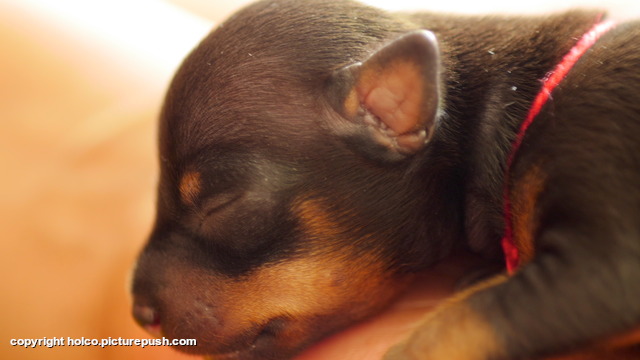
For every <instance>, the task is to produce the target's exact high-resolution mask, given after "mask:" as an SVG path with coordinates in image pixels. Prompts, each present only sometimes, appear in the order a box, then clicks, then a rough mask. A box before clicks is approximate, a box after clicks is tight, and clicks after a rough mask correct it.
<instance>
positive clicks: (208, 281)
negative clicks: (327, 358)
mask: <svg viewBox="0 0 640 360" xmlns="http://www.w3.org/2000/svg"><path fill="white" fill-rule="evenodd" d="M384 270H385V267H384V265H383V264H382V263H381V262H380V261H379V259H377V258H376V257H375V256H372V255H360V257H358V258H356V257H354V256H353V255H350V254H349V252H348V251H344V252H339V253H336V252H327V253H324V254H319V255H307V256H301V257H299V258H296V259H295V260H289V261H282V262H278V263H274V264H268V265H264V266H263V267H261V268H259V269H257V270H255V271H254V272H252V273H250V274H248V275H246V276H243V277H241V278H235V279H232V278H225V277H221V276H215V275H211V274H208V273H207V272H206V271H205V270H197V269H191V270H188V274H185V271H182V272H181V274H180V275H178V273H177V272H175V273H171V274H170V275H168V279H167V283H168V284H169V285H170V286H167V287H166V288H165V290H164V292H163V294H161V297H162V298H163V299H165V300H164V306H162V309H161V312H162V314H161V317H162V327H163V332H164V335H165V336H167V337H170V338H195V339H197V340H198V344H199V346H198V347H197V348H193V349H192V348H184V349H181V350H183V351H187V352H195V353H200V354H216V353H226V352H230V351H235V350H243V349H249V348H255V349H256V351H259V350H260V351H269V352H274V353H283V354H285V353H292V352H295V351H297V350H300V348H301V347H303V346H305V345H308V344H309V343H311V342H313V341H315V340H317V339H319V338H321V337H323V336H325V335H327V334H328V333H331V332H333V331H336V330H338V329H341V328H343V327H345V326H347V325H350V324H351V323H353V322H354V321H357V320H360V319H363V318H366V317H367V316H369V315H372V314H374V313H376V312H378V311H379V310H381V309H382V308H383V307H385V306H386V305H387V304H388V303H390V302H391V300H393V299H394V298H395V296H396V295H398V294H399V293H400V292H401V291H402V290H403V289H404V288H405V287H406V285H407V283H408V282H409V281H410V280H411V279H410V278H409V277H408V276H407V277H402V278H400V277H398V276H394V275H391V274H388V273H386V272H385V271H384Z"/></svg>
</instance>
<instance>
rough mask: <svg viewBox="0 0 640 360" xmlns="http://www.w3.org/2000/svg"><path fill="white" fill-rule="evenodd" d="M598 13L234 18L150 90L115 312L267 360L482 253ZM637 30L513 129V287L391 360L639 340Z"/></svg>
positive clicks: (486, 288) (280, 6)
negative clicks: (143, 194)
mask: <svg viewBox="0 0 640 360" xmlns="http://www.w3.org/2000/svg"><path fill="white" fill-rule="evenodd" d="M598 18H599V15H598V14H596V13H588V12H572V13H567V14H562V15H557V16H552V17H546V18H542V17H540V18H499V17H449V16H445V17H443V16H439V15H432V14H413V15H390V14H386V13H383V12H380V11H378V10H375V9H371V8H367V7H364V6H361V5H358V4H354V3H351V2H346V1H334V2H323V1H266V2H261V3H258V4H256V5H253V6H251V7H249V8H247V9H245V10H243V11H242V12H240V13H239V14H237V15H236V16H234V17H233V18H232V19H230V20H229V21H228V22H226V23H224V24H223V25H222V26H221V27H220V28H218V29H217V30H216V31H215V32H213V33H212V34H211V35H210V36H209V37H207V38H206V39H205V40H204V41H203V42H202V44H201V45H200V46H199V47H198V49H196V50H195V51H194V52H193V53H192V54H191V55H190V56H189V58H188V59H187V60H186V61H185V63H184V65H183V67H182V68H181V70H180V71H179V72H178V74H177V75H176V78H175V80H174V82H173V85H172V87H171V89H170V91H169V93H168V96H167V100H166V103H165V107H164V110H163V115H162V120H161V138H160V152H161V159H162V175H161V181H160V187H159V188H160V192H159V201H158V215H157V223H156V227H155V229H154V232H153V234H152V236H151V239H150V241H149V244H148V245H147V247H146V248H145V250H144V252H143V253H142V255H141V257H140V260H139V262H138V268H137V272H136V279H135V283H134V294H135V296H136V306H135V309H134V314H135V316H136V317H137V319H138V320H139V321H140V322H141V323H142V324H143V325H145V326H146V327H148V328H151V329H155V330H160V329H161V330H162V331H163V333H164V334H165V335H167V336H169V337H174V338H189V337H194V338H197V339H198V340H199V345H200V346H199V347H198V348H197V349H191V350H195V351H198V352H200V353H206V354H218V355H217V356H219V357H220V358H223V359H282V358H286V357H289V356H291V355H292V354H295V353H296V352H297V351H299V350H300V349H301V348H302V347H304V346H306V345H307V344H309V343H311V342H313V341H315V340H316V339H318V338H319V337H321V336H324V335H325V334H327V333H329V332H331V331H335V330H336V329H339V328H341V327H344V326H346V325H348V324H350V323H352V322H354V321H357V320H359V319H362V318H364V317H366V316H368V315H370V314H372V313H374V312H376V311H378V310H379V309H381V308H382V307H384V306H385V305H386V304H387V303H388V302H389V301H391V300H392V299H393V297H394V296H395V295H396V294H397V293H399V292H400V291H401V290H402V289H403V286H404V284H406V283H407V282H408V281H409V279H410V278H411V274H412V273H414V272H415V271H417V270H419V269H422V268H425V267H428V266H430V265H431V264H433V263H435V262H436V261H438V260H440V259H442V258H443V257H444V256H446V255H447V254H449V253H451V252H452V251H453V250H455V249H460V248H465V247H468V248H470V249H472V250H474V251H476V252H479V253H482V254H484V255H485V256H487V257H488V258H500V257H501V256H502V253H501V251H502V250H501V248H500V239H501V237H502V235H503V230H504V227H505V220H504V214H503V212H504V211H503V195H504V194H503V188H504V187H505V181H506V180H505V168H506V163H507V158H508V157H509V154H510V153H511V152H512V145H511V144H512V142H513V140H514V138H515V136H516V135H515V134H516V132H517V130H518V127H519V126H520V124H521V123H522V121H523V120H524V119H525V117H526V116H527V112H528V111H529V109H530V107H531V103H532V102H533V100H534V98H535V97H536V94H537V93H538V92H539V91H540V87H541V81H540V80H541V79H543V78H544V77H545V75H546V74H547V73H549V72H550V71H552V70H553V68H554V66H556V64H558V63H559V62H560V61H561V60H562V58H563V56H565V54H566V53H567V52H569V51H570V50H571V49H572V47H573V46H574V45H575V43H576V41H577V39H579V38H581V37H582V36H583V34H585V33H586V32H587V31H589V29H590V28H592V26H593V25H594V24H595V23H596V22H597V21H598ZM417 29H428V30H430V31H431V32H432V33H427V32H416V31H415V30H417ZM639 33H640V28H639V27H638V25H636V24H620V25H618V26H617V27H616V28H615V29H613V30H611V31H609V32H607V33H606V34H604V35H603V36H602V38H601V39H600V40H598V41H597V42H596V43H595V44H594V45H593V46H592V47H591V48H590V49H589V50H588V51H587V52H586V54H585V55H584V56H582V57H581V59H580V60H579V61H578V63H577V64H576V65H575V66H574V67H573V68H572V69H571V70H570V72H569V74H568V75H567V77H566V78H565V79H564V80H563V81H562V82H561V84H560V85H559V86H558V87H557V88H556V89H555V90H554V91H553V93H552V96H551V100H550V101H549V102H548V103H547V104H546V105H545V106H544V107H543V108H542V111H541V113H540V114H539V115H538V116H537V117H536V120H535V122H534V123H533V125H532V126H531V128H530V129H529V131H528V132H527V134H526V137H525V139H524V142H523V145H522V147H521V148H520V149H519V150H518V152H517V154H516V155H517V156H516V158H515V162H514V164H513V166H512V167H511V168H510V169H509V172H508V173H509V174H508V179H509V180H508V183H507V185H506V186H507V188H508V189H509V190H508V191H509V194H510V197H511V202H512V204H513V223H512V225H513V230H514V241H515V243H516V247H517V248H518V249H519V251H520V257H521V262H522V264H521V265H520V267H519V269H518V271H517V273H516V274H515V275H514V276H512V277H510V278H508V279H506V280H505V279H502V280H493V281H491V282H488V283H486V284H483V285H482V286H479V287H477V288H474V291H469V292H467V293H466V294H465V295H464V296H461V297H460V298H459V299H458V300H457V301H455V302H452V303H450V304H448V305H446V306H445V307H443V308H442V309H441V310H440V311H437V312H436V313H435V315H433V316H431V317H430V318H429V319H428V320H426V321H425V323H424V325H423V326H422V327H421V328H420V330H419V331H418V332H417V333H416V334H415V336H413V337H412V338H411V339H410V340H409V342H408V343H407V344H405V345H403V346H402V347H399V348H397V349H395V350H394V352H393V353H391V354H390V355H389V358H390V359H400V358H418V359H422V358H424V359H520V358H539V357H543V356H548V355H553V354H561V353H563V352H567V351H571V350H574V349H576V348H578V347H585V346H587V345H590V344H596V343H598V341H600V340H606V339H608V338H609V337H613V336H617V335H621V334H626V333H629V332H630V331H632V330H633V329H636V328H640V286H639V285H638V284H640V234H639V231H640V221H639V220H640V101H638V100H639V97H640V95H638V94H640V50H639V49H638V48H637V47H636V46H635V39H636V37H637V35H638V34H639ZM407 34H408V35H407ZM432 34H434V35H432ZM372 299H373V300H372ZM634 339H635V338H633V335H632V336H631V337H629V338H628V340H629V341H628V343H634ZM598 344H599V343H598ZM625 345H628V344H627V343H625ZM187 350H189V349H187ZM625 351H627V350H625ZM619 354H622V353H619ZM610 356H614V355H610ZM620 356H622V355H620ZM629 356H633V355H629ZM214 358H216V357H214Z"/></svg>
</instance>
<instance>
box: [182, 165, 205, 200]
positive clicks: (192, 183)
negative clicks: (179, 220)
mask: <svg viewBox="0 0 640 360" xmlns="http://www.w3.org/2000/svg"><path fill="white" fill-rule="evenodd" d="M201 183H202V180H201V175H200V173H199V172H197V171H188V172H186V173H185V174H184V175H183V176H182V179H180V185H179V189H180V199H182V202H183V203H185V204H187V205H193V204H195V202H196V200H197V199H198V195H199V194H200V186H201Z"/></svg>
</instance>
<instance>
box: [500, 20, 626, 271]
mask: <svg viewBox="0 0 640 360" xmlns="http://www.w3.org/2000/svg"><path fill="white" fill-rule="evenodd" d="M614 25H615V24H614V23H613V22H612V21H604V22H599V23H597V24H596V25H594V26H593V27H592V28H591V30H589V31H588V32H587V33H585V34H584V35H583V36H582V38H581V39H580V40H579V41H578V42H577V43H576V45H574V46H573V48H572V49H571V50H570V51H569V52H568V53H567V54H566V55H565V56H564V58H563V59H562V61H561V62H560V63H559V64H558V65H556V67H555V68H554V69H553V71H552V72H550V73H548V74H547V76H545V78H544V79H543V80H542V89H541V90H540V92H539V93H538V95H537V96H536V98H535V100H534V101H533V104H532V105H531V109H530V110H529V113H528V114H527V117H526V118H525V120H524V122H523V123H522V124H521V125H520V130H519V131H518V134H517V135H516V138H515V140H514V142H513V144H512V147H511V153H510V154H509V158H508V159H507V166H506V171H505V176H504V193H503V201H504V220H505V229H504V236H503V238H502V249H503V250H504V255H505V261H506V266H507V271H508V272H509V273H513V272H514V271H515V269H516V268H517V267H518V266H519V265H520V254H519V253H518V248H517V246H516V244H515V240H514V238H513V223H512V216H513V214H512V212H511V199H510V195H509V190H510V189H509V185H510V176H509V173H510V171H511V166H512V165H513V161H514V159H515V157H516V153H517V152H518V149H520V146H521V145H522V141H523V139H524V136H525V134H526V132H527V129H528V128H529V126H530V125H531V124H532V123H533V121H534V120H535V118H536V116H537V115H538V113H540V110H542V107H543V106H544V105H545V104H546V103H547V100H549V98H550V96H551V93H552V92H553V90H554V89H555V88H556V86H558V84H560V82H561V81H562V80H563V79H564V78H565V77H566V76H567V74H568V73H569V71H570V70H571V68H572V67H573V65H575V63H576V62H577V61H578V60H579V59H580V58H581V57H582V55H584V54H585V53H586V52H587V50H589V49H590V48H591V46H593V44H595V43H596V41H598V39H599V38H600V37H601V36H602V35H603V34H605V33H606V32H607V31H609V30H610V29H612V28H613V27H614Z"/></svg>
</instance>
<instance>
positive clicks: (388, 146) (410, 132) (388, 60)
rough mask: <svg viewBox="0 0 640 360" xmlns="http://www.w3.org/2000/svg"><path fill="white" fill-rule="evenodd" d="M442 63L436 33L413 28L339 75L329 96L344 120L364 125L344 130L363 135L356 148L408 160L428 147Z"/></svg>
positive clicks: (351, 137)
mask: <svg viewBox="0 0 640 360" xmlns="http://www.w3.org/2000/svg"><path fill="white" fill-rule="evenodd" d="M440 67H441V65H440V52H439V49H438V42H437V40H436V37H435V35H434V34H433V33H431V32H429V31H426V30H420V31H414V32H411V33H408V34H405V35H404V36H401V37H400V38H398V39H396V40H394V41H392V42H390V43H389V44H387V45H386V46H383V47H382V48H381V49H379V50H378V51H376V52H375V53H373V54H372V55H371V56H370V57H369V58H368V59H367V60H365V61H364V62H362V63H358V64H354V65H351V66H348V67H346V68H343V69H340V70H338V71H337V72H336V73H334V74H333V76H332V78H331V79H330V81H329V86H328V87H327V91H328V93H327V97H328V99H329V102H330V103H331V104H332V106H333V108H334V109H335V110H336V111H337V112H338V113H339V114H341V115H342V117H343V118H345V119H347V120H349V123H350V124H351V125H355V126H357V127H360V129H358V130H355V129H350V130H349V131H346V132H345V134H347V137H349V138H350V139H353V137H354V134H355V136H356V137H358V139H357V143H358V145H357V146H360V147H365V148H366V149H367V151H369V152H371V151H385V152H387V153H388V154H387V155H391V156H392V157H393V155H396V156H395V157H396V158H403V157H405V156H406V155H410V154H414V153H415V152H417V151H418V150H420V149H421V148H422V147H424V145H425V144H426V143H427V142H428V140H429V139H430V137H431V135H432V133H433V130H434V126H435V124H436V118H437V115H438V108H439V104H440V98H441V94H440V93H441V90H440V81H441V80H440V73H441V71H440ZM348 127H349V126H347V128H348ZM363 127H364V128H366V131H365V130H364V129H363ZM343 130H344V129H343ZM376 149H377V150H376Z"/></svg>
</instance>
